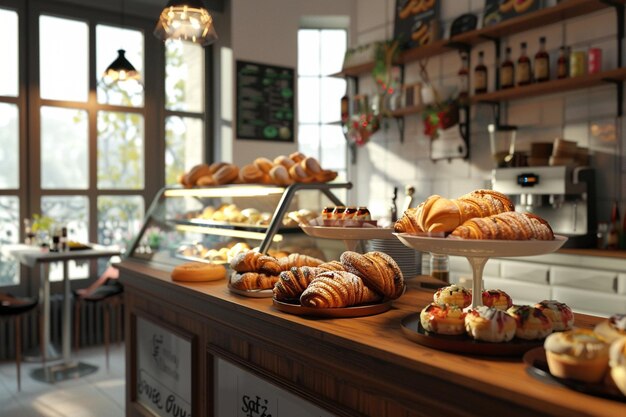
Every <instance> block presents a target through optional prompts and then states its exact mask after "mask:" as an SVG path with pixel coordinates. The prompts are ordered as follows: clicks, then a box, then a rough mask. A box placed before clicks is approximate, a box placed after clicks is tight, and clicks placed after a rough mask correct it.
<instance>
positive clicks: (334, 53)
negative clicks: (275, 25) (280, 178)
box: [298, 29, 347, 201]
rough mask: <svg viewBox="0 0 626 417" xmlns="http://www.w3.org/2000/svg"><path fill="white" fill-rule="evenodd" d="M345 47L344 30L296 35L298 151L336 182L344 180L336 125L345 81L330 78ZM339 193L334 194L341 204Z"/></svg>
mask: <svg viewBox="0 0 626 417" xmlns="http://www.w3.org/2000/svg"><path fill="white" fill-rule="evenodd" d="M346 46H347V32H346V31H345V30H338V29H300V30H299V31H298V123H299V125H298V148H299V150H300V151H301V152H302V153H304V154H306V155H310V156H314V157H316V158H318V159H319V161H320V164H321V165H322V166H323V167H324V168H326V169H333V170H336V171H338V172H339V176H338V180H345V179H346V176H347V173H346V140H345V138H344V136H343V132H342V130H341V126H340V125H339V121H340V120H341V97H343V95H344V94H345V91H346V81H345V80H343V79H339V78H334V77H330V75H331V74H333V73H336V72H339V71H340V70H341V66H342V63H343V57H344V54H345V52H346ZM343 193H344V194H343V195H340V194H341V193H340V192H338V193H337V194H338V196H339V197H340V198H342V199H343V200H344V201H345V198H346V195H345V191H344V192H343Z"/></svg>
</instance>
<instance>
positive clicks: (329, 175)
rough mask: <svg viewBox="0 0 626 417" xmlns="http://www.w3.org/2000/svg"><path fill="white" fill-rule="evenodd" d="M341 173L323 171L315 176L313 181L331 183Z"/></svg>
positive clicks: (328, 170)
mask: <svg viewBox="0 0 626 417" xmlns="http://www.w3.org/2000/svg"><path fill="white" fill-rule="evenodd" d="M337 175H339V173H338V172H337V171H333V170H330V169H323V170H321V171H320V172H318V173H317V174H315V175H314V177H313V179H314V181H316V182H329V181H332V180H334V179H335V178H337Z"/></svg>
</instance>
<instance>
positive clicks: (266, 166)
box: [253, 157, 274, 174]
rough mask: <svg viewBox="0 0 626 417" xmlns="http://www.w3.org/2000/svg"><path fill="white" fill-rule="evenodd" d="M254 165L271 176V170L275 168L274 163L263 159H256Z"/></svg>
mask: <svg viewBox="0 0 626 417" xmlns="http://www.w3.org/2000/svg"><path fill="white" fill-rule="evenodd" d="M253 164H254V165H255V166H256V167H257V168H259V169H260V170H261V171H263V173H265V174H269V173H270V170H271V169H272V168H274V163H273V162H272V161H270V160H269V159H267V158H263V157H261V158H257V159H255V160H254V162H253Z"/></svg>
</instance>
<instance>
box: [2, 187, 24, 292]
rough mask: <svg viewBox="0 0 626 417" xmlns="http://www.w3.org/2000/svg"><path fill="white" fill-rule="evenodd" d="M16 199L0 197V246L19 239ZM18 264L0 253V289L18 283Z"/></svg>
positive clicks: (18, 210)
mask: <svg viewBox="0 0 626 417" xmlns="http://www.w3.org/2000/svg"><path fill="white" fill-rule="evenodd" d="M19 204H20V203H19V200H18V198H17V197H8V196H2V197H0V245H8V244H12V243H18V242H19V239H20V234H19V227H20V218H19V217H20V215H19V213H20V206H19ZM19 266H20V264H19V262H18V261H17V260H16V259H15V258H13V257H6V256H4V255H3V254H2V252H1V251H0V287H1V286H5V285H17V284H19V283H20V268H19Z"/></svg>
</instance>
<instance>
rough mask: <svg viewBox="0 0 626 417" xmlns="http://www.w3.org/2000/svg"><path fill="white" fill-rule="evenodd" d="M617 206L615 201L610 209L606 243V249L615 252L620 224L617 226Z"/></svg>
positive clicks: (618, 219) (617, 246) (617, 245)
mask: <svg viewBox="0 0 626 417" xmlns="http://www.w3.org/2000/svg"><path fill="white" fill-rule="evenodd" d="M619 221H620V218H619V205H618V204H617V201H615V202H614V203H613V207H612V208H611V224H610V225H609V237H608V243H607V249H610V250H616V249H619V233H620V224H619Z"/></svg>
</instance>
